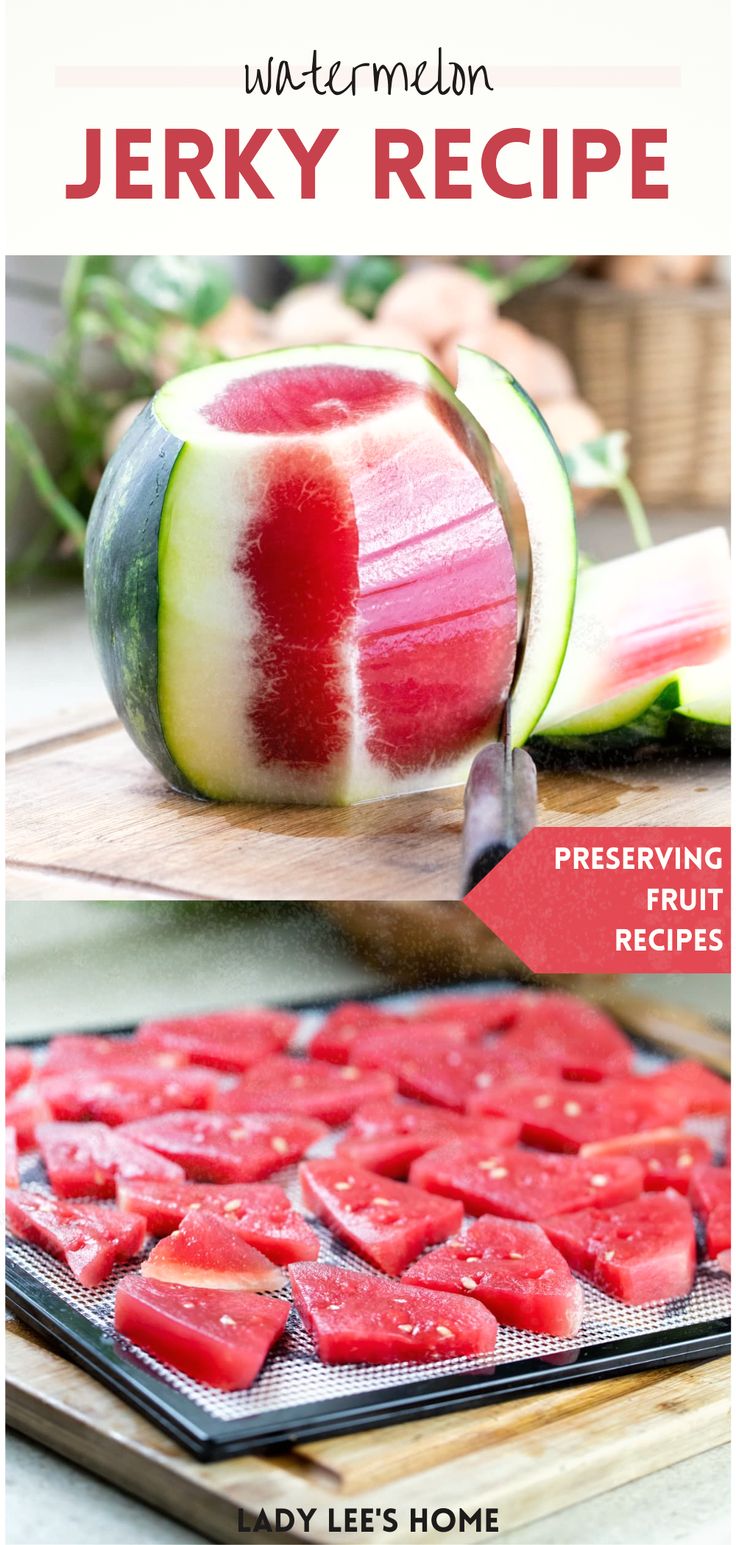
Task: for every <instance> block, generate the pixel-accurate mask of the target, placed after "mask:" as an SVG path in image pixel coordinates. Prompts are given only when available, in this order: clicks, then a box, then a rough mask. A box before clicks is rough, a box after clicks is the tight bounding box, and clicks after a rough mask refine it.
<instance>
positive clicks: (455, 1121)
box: [334, 1099, 519, 1180]
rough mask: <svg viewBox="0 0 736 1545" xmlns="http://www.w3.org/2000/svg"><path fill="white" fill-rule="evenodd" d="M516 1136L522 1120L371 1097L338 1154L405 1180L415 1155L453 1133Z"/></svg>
mask: <svg viewBox="0 0 736 1545" xmlns="http://www.w3.org/2000/svg"><path fill="white" fill-rule="evenodd" d="M518 1135H519V1124H518V1122H514V1121H505V1120H504V1119H503V1118H502V1117H494V1116H466V1115H462V1114H460V1113H458V1112H456V1111H450V1110H443V1109H441V1108H440V1106H438V1105H435V1106H427V1105H420V1104H418V1103H415V1102H413V1101H410V1100H400V1099H387V1100H369V1101H367V1102H366V1104H365V1105H361V1106H360V1108H359V1109H358V1110H357V1111H356V1112H355V1115H354V1117H353V1120H352V1123H351V1125H350V1126H349V1128H348V1130H347V1133H346V1136H345V1138H344V1139H343V1141H342V1142H341V1143H338V1145H337V1147H336V1149H335V1150H334V1154H335V1158H340V1159H342V1160H344V1162H345V1163H347V1164H358V1165H360V1166H361V1168H363V1169H369V1170H373V1171H374V1173H375V1174H377V1175H389V1176H391V1177H393V1178H394V1179H395V1180H404V1179H405V1178H406V1176H407V1175H408V1173H409V1167H410V1165H411V1164H412V1163H413V1162H414V1160H415V1159H418V1158H419V1157H420V1156H421V1154H423V1153H427V1152H428V1151H429V1149H430V1148H439V1147H440V1146H441V1145H442V1144H443V1143H448V1142H450V1141H451V1139H452V1138H454V1137H465V1138H478V1139H479V1140H481V1141H483V1142H487V1143H492V1144H493V1145H494V1146H495V1145H497V1144H505V1143H513V1142H515V1141H516V1138H517V1137H518Z"/></svg>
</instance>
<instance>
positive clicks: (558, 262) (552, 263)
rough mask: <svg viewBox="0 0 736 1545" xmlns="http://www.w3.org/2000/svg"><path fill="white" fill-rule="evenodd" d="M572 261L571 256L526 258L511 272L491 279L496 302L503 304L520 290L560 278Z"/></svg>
mask: <svg viewBox="0 0 736 1545" xmlns="http://www.w3.org/2000/svg"><path fill="white" fill-rule="evenodd" d="M571 263H572V258H571V257H530V258H525V259H524V261H523V262H521V263H519V264H517V267H516V268H512V269H511V272H510V273H508V274H499V276H498V278H497V279H492V280H491V282H490V289H491V291H492V293H493V297H494V300H495V301H496V304H497V305H499V306H502V305H503V303H504V301H506V300H510V299H511V296H512V295H518V293H519V291H520V290H527V289H529V287H530V286H531V285H533V284H544V283H546V282H547V281H548V280H550V279H557V278H559V276H560V274H564V273H566V272H567V270H568V268H569V267H570V264H571Z"/></svg>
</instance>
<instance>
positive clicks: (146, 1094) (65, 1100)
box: [40, 1066, 217, 1127]
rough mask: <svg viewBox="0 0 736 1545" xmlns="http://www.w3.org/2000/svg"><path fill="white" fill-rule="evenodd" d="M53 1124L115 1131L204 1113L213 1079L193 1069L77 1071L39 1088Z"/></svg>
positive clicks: (49, 1079)
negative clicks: (87, 1124) (151, 1119)
mask: <svg viewBox="0 0 736 1545" xmlns="http://www.w3.org/2000/svg"><path fill="white" fill-rule="evenodd" d="M40 1087H41V1089H42V1091H43V1095H44V1098H45V1099H46V1100H47V1102H48V1104H49V1107H50V1109H51V1113H52V1116H53V1118H54V1120H55V1121H101V1122H103V1123H104V1124H105V1125H106V1126H110V1127H118V1126H122V1125H123V1123H124V1122H127V1121H143V1120H144V1118H145V1117H147V1116H158V1115H161V1114H163V1113H164V1112H165V1111H170V1110H207V1109H208V1107H209V1106H210V1105H211V1104H212V1101H213V1099H214V1097H215V1093H216V1090H217V1079H216V1077H215V1076H214V1075H213V1074H212V1073H205V1072H204V1071H203V1070H199V1069H194V1068H176V1069H172V1070H169V1069H166V1070H164V1069H161V1068H150V1067H149V1068H143V1067H137V1068H135V1069H133V1068H132V1067H130V1066H126V1067H125V1068H117V1067H113V1066H111V1067H110V1068H108V1069H106V1070H105V1071H104V1072H103V1071H98V1070H97V1069H94V1068H93V1069H92V1070H90V1071H87V1070H86V1069H84V1068H82V1067H79V1068H76V1069H74V1070H73V1071H69V1072H67V1073H55V1074H50V1075H48V1076H47V1077H44V1079H43V1080H42V1083H41V1085H40Z"/></svg>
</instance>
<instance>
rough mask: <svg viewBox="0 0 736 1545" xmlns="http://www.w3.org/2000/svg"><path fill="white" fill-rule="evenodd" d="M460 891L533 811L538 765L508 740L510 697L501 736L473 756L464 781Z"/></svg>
mask: <svg viewBox="0 0 736 1545" xmlns="http://www.w3.org/2000/svg"><path fill="white" fill-rule="evenodd" d="M464 803H465V818H464V822H463V857H462V876H463V878H462V895H463V896H466V895H467V893H468V891H470V890H472V889H473V886H474V885H477V884H478V883H479V881H480V880H483V879H485V876H486V875H487V874H490V872H491V870H492V869H495V867H496V864H499V863H500V862H501V859H502V858H505V857H506V855H507V854H508V853H510V852H511V849H512V848H514V847H516V844H517V842H521V839H522V837H525V836H526V835H527V832H530V831H531V830H532V828H533V827H534V825H535V823H536V816H537V769H536V767H535V766H534V762H533V761H532V758H531V756H530V755H529V752H528V751H525V750H524V749H523V748H522V747H520V746H517V747H516V749H513V748H512V745H511V702H510V700H509V701H508V702H507V704H506V708H505V710H504V716H503V725H502V735H501V739H500V740H497V741H494V742H493V744H492V745H489V746H484V747H483V749H482V751H479V752H478V754H477V756H476V757H475V758H474V760H473V763H472V765H471V768H470V773H469V775H468V781H467V783H466V785H465V802H464Z"/></svg>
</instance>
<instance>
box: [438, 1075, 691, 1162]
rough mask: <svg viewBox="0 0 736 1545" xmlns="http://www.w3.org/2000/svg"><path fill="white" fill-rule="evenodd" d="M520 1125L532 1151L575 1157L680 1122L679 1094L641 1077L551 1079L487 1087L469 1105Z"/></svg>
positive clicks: (512, 1081)
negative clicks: (593, 1081)
mask: <svg viewBox="0 0 736 1545" xmlns="http://www.w3.org/2000/svg"><path fill="white" fill-rule="evenodd" d="M468 1104H469V1109H470V1110H473V1111H487V1112H491V1113H492V1114H494V1115H497V1116H508V1117H510V1118H511V1120H513V1121H519V1122H521V1137H522V1141H523V1142H525V1143H531V1144H532V1145H533V1146H534V1147H535V1148H549V1149H551V1150H552V1151H554V1152H559V1153H577V1152H578V1150H579V1149H580V1148H582V1147H583V1146H584V1145H585V1144H586V1143H596V1142H601V1141H603V1140H605V1139H608V1138H609V1137H623V1136H624V1135H626V1134H630V1133H632V1132H646V1131H656V1130H657V1128H659V1127H663V1126H667V1125H671V1124H672V1123H673V1121H678V1120H679V1119H680V1115H681V1111H682V1105H681V1102H680V1098H679V1095H677V1094H673V1093H672V1092H671V1091H666V1090H657V1089H652V1088H651V1087H650V1080H649V1079H645V1078H633V1077H632V1078H620V1079H616V1078H607V1079H604V1080H603V1081H601V1082H600V1083H597V1084H588V1083H572V1082H570V1081H567V1080H560V1079H556V1078H522V1079H513V1080H510V1081H509V1082H508V1083H502V1082H498V1083H495V1082H494V1083H491V1084H490V1086H489V1087H488V1089H484V1090H481V1091H479V1092H478V1093H476V1094H474V1095H473V1096H472V1098H471V1099H470V1100H469V1102H468Z"/></svg>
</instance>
